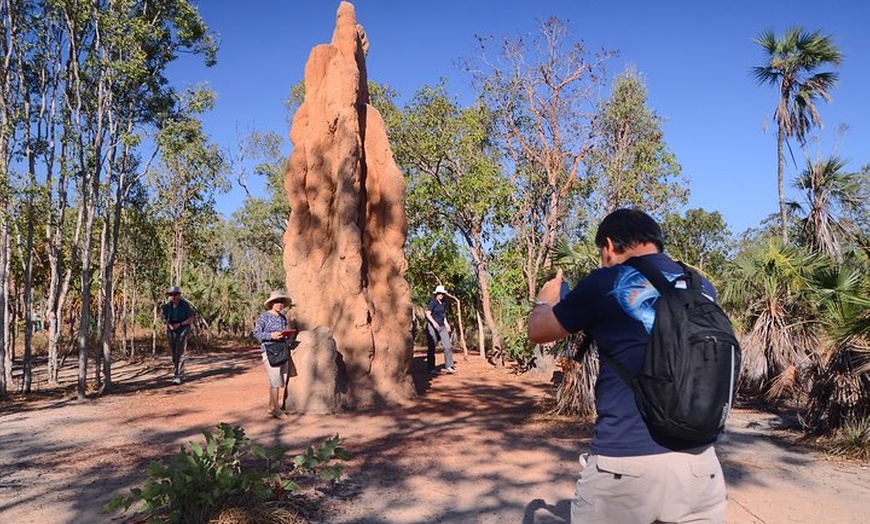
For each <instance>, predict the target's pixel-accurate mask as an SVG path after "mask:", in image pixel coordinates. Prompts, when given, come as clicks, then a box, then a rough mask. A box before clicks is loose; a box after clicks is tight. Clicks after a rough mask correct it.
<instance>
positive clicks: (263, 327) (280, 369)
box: [254, 291, 293, 418]
mask: <svg viewBox="0 0 870 524" xmlns="http://www.w3.org/2000/svg"><path fill="white" fill-rule="evenodd" d="M292 303H293V300H292V299H291V298H290V295H288V294H287V293H285V292H284V291H272V293H270V294H269V298H267V299H266V302H264V303H263V306H264V307H265V308H266V311H264V312H263V313H262V314H261V315H260V318H258V319H257V323H256V325H254V336H255V337H256V338H257V340H259V341H260V352H261V355H262V359H263V365H264V366H265V367H266V374H267V375H268V376H269V414H270V415H272V416H273V417H275V418H283V417H284V412H283V411H281V404H280V402H279V399H280V398H281V396H280V393H281V388H286V387H287V372H288V368H289V360H288V361H285V362H284V363H282V364H281V365H279V366H272V365H271V364H270V363H269V359H268V357H267V356H266V344H267V343H269V342H284V343H287V342H288V340H287V339H288V338H290V337H291V336H292V331H288V329H287V317H285V316H284V313H283V310H284V308H286V307H290V306H291V305H292Z"/></svg>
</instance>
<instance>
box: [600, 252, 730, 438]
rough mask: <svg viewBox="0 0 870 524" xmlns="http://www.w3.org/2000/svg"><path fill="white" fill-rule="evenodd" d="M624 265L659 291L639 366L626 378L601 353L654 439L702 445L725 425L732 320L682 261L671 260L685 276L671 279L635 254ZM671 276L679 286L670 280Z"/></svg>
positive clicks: (696, 273)
mask: <svg viewBox="0 0 870 524" xmlns="http://www.w3.org/2000/svg"><path fill="white" fill-rule="evenodd" d="M624 264H625V265H627V266H631V267H633V268H635V269H637V270H638V271H640V272H641V274H643V275H644V276H645V277H646V278H647V279H648V280H649V281H650V282H651V283H652V284H653V285H654V286H655V287H656V289H658V291H659V293H661V297H659V299H658V301H657V302H656V306H655V310H656V316H655V321H654V323H653V329H652V333H651V334H650V339H649V343H648V345H647V349H646V355H645V356H644V361H643V367H642V368H641V370H640V373H639V374H638V375H637V376H636V377H632V376H630V375H629V374H628V373H627V372H626V371H625V369H623V368H622V367H621V366H619V365H618V364H616V362H614V361H613V359H612V358H610V357H609V356H608V355H604V358H605V359H606V360H607V362H608V363H609V364H610V365H611V366H612V367H613V369H614V370H615V371H616V373H617V374H618V375H619V376H620V377H621V378H622V380H624V381H625V382H626V383H627V384H628V385H629V386H631V388H632V389H633V390H634V396H635V400H636V401H637V407H638V409H639V410H640V413H641V415H642V416H643V418H644V421H645V422H646V424H647V426H648V427H649V429H650V433H651V434H652V435H653V437H655V438H656V440H659V441H660V442H661V443H663V444H665V445H668V444H670V443H673V442H674V441H675V440H676V441H681V442H686V443H694V444H698V445H701V444H709V443H711V442H713V441H715V440H716V437H717V435H719V433H720V432H721V431H722V429H723V428H724V427H725V419H726V418H727V417H728V412H729V410H730V409H731V405H732V402H733V399H734V393H735V390H736V387H737V378H738V374H739V372H740V359H741V352H740V346H739V344H738V343H737V337H735V336H734V330H733V329H732V328H731V321H730V320H729V319H728V316H727V315H726V314H725V313H724V312H723V311H722V308H720V307H719V306H718V305H717V304H716V303H715V302H713V300H712V299H711V298H709V297H707V296H706V295H704V293H703V292H702V291H701V276H700V275H699V274H698V272H697V271H695V270H694V269H692V268H690V267H688V266H686V265H685V264H683V263H681V262H678V264H680V266H681V267H682V268H683V271H684V275H683V276H681V277H678V278H677V279H676V280H675V281H674V282H669V281H668V280H667V279H666V278H665V277H664V275H662V274H661V272H660V271H659V270H658V269H657V268H656V267H655V266H649V267H647V264H646V263H644V262H643V261H641V260H639V259H637V258H632V259H629V260H627V261H626V262H624ZM678 281H682V282H685V283H686V286H685V288H683V287H681V286H676V282H678Z"/></svg>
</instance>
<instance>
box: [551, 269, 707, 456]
mask: <svg viewBox="0 0 870 524" xmlns="http://www.w3.org/2000/svg"><path fill="white" fill-rule="evenodd" d="M643 258H644V259H647V260H649V261H650V262H652V265H654V266H655V267H657V268H659V269H660V270H661V271H662V274H663V275H664V276H665V277H666V278H667V279H668V280H674V279H675V278H676V277H678V276H680V275H682V273H683V271H682V268H681V267H680V266H679V264H677V263H676V262H674V261H673V260H671V259H670V257H668V256H667V255H665V254H663V253H656V254H652V255H645V256H644V257H643ZM702 286H703V289H704V291H705V292H706V293H707V294H709V295H710V297H711V298H714V299H715V291H714V290H713V286H712V285H711V284H710V282H708V281H707V280H706V279H704V280H703V283H702ZM659 296H660V294H659V292H658V291H657V290H656V288H655V286H653V285H652V283H650V281H649V280H647V279H646V278H645V277H644V276H643V275H642V274H641V273H640V272H639V271H638V270H636V269H634V268H633V267H631V266H625V265H621V264H620V265H616V266H613V267H609V268H602V269H596V270H595V271H593V272H592V273H591V274H590V275H589V276H588V277H587V278H585V279H583V280H581V281H580V282H579V283H577V286H576V287H575V288H574V289H573V290H571V292H570V293H569V294H568V296H566V297H565V298H563V299H562V300H561V301H560V302H559V303H558V304H556V305H555V306H553V314H554V315H556V319H558V321H559V323H560V324H562V327H564V328H565V330H566V331H568V332H569V333H576V332H578V331H581V330H582V331H585V332H586V333H588V334H589V335H591V336H592V338H594V339H595V341H596V342H597V344H598V351H599V352H601V353H606V354H607V355H609V356H610V357H611V358H612V359H613V360H615V361H616V362H617V363H618V364H619V365H620V366H622V367H623V368H624V369H625V371H626V372H628V373H629V374H631V375H636V374H637V373H638V372H639V371H640V368H641V366H642V364H643V358H644V354H645V352H646V346H647V342H648V341H649V335H650V332H651V331H652V326H653V321H654V320H655V303H656V300H658V298H659ZM599 364H600V369H599V373H598V380H597V382H596V383H595V409H596V411H597V418H596V420H595V436H594V437H593V438H592V444H591V445H590V451H591V452H592V453H595V454H599V455H607V456H612V457H626V456H637V455H654V454H657V453H667V452H669V451H673V450H674V449H682V448H689V447H692V445H688V444H687V445H685V446H676V447H675V446H673V445H671V446H670V447H665V446H662V445H660V444H659V443H657V442H656V441H654V440H653V438H652V436H651V435H650V432H649V429H648V428H647V426H646V423H645V422H644V421H643V418H642V417H641V415H640V411H638V409H637V404H636V403H635V400H634V393H633V392H632V391H631V388H630V387H629V386H628V384H626V383H625V381H623V380H622V379H621V378H620V377H619V375H617V373H616V371H614V370H613V368H611V367H610V365H609V364H608V363H607V361H606V360H604V359H601V360H599Z"/></svg>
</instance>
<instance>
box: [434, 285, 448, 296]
mask: <svg viewBox="0 0 870 524" xmlns="http://www.w3.org/2000/svg"><path fill="white" fill-rule="evenodd" d="M438 293H443V294H445V295H446V294H447V290H446V289H444V286H442V285H441V284H438V285H437V286H435V293H434V294H436V295H437V294H438Z"/></svg>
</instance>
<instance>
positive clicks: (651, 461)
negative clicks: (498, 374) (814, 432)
mask: <svg viewBox="0 0 870 524" xmlns="http://www.w3.org/2000/svg"><path fill="white" fill-rule="evenodd" d="M595 244H596V246H597V247H598V248H599V250H600V255H601V265H602V268H600V269H597V270H595V271H593V272H592V273H591V274H590V275H589V276H588V277H587V278H585V279H583V280H581V281H580V282H578V284H577V286H576V287H575V288H574V289H573V290H571V291H570V293H568V294H567V296H565V297H564V298H561V299H560V295H559V290H560V287H561V284H562V282H561V271H560V272H558V273H557V275H556V278H554V279H553V280H550V281H549V282H547V283H546V284H544V286H543V287H542V288H541V290H540V292H539V293H538V301H537V303H536V304H535V307H534V309H533V310H532V313H531V315H530V316H529V321H528V335H529V339H530V340H532V341H533V342H537V343H546V342H552V341H555V340H559V339H562V338H565V337H567V336H569V335H570V334H571V333H577V332H581V331H582V332H584V333H585V334H586V336H589V337H592V339H593V340H594V341H595V343H596V344H597V348H598V354H599V356H600V357H602V358H601V361H600V371H599V375H598V381H597V383H596V385H595V405H596V410H597V419H596V421H595V435H594V437H593V438H592V442H591V445H590V453H589V456H588V459H587V460H586V464H585V467H584V469H583V471H582V472H581V474H580V479H579V480H578V481H577V485H576V489H575V495H574V499H573V500H572V503H571V521H572V522H574V523H577V524H593V523H602V524H604V523H620V524H632V523H636V524H650V523H653V522H693V523H702V522H703V523H723V522H724V521H725V507H726V494H725V480H724V478H723V476H722V468H721V466H720V464H719V460H718V458H717V457H716V452H715V450H714V448H713V442H714V441H715V439H716V436H717V435H718V433H719V432H720V431H721V429H722V427H724V421H725V417H726V416H727V414H728V409H729V408H730V405H731V398H732V395H733V390H734V384H735V382H736V372H737V370H739V365H740V354H739V347H737V342H736V340H735V339H734V338H733V332H731V329H730V323H729V322H728V320H727V317H724V314H723V313H721V310H720V309H719V308H718V306H716V305H715V301H714V299H715V291H714V289H713V286H712V285H711V284H710V282H709V281H707V280H706V279H704V278H703V277H701V276H700V275H698V273H697V272H695V271H694V270H692V269H691V268H688V267H686V266H683V265H682V264H679V263H677V262H675V261H673V260H671V259H670V257H668V256H667V255H665V254H664V253H663V252H662V251H663V249H664V246H663V238H662V231H661V228H660V227H659V225H658V224H657V223H656V221H655V220H653V219H652V217H650V216H649V215H647V214H646V213H643V212H642V211H637V210H633V209H619V210H616V211H614V212H613V213H611V214H609V215H608V216H607V217H605V219H604V220H603V221H602V222H601V224H600V225H599V228H598V232H597V234H596V236H595ZM646 275H649V277H648V276H646ZM664 306H667V307H668V308H669V309H668V310H667V311H665V310H664V309H659V308H660V307H664ZM723 319H724V320H723ZM656 323H659V324H660V325H655V324H656ZM654 326H655V328H654ZM663 369H664V371H662V370H663ZM662 374H665V375H667V376H660V375H662Z"/></svg>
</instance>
